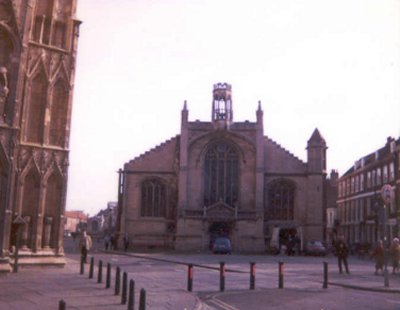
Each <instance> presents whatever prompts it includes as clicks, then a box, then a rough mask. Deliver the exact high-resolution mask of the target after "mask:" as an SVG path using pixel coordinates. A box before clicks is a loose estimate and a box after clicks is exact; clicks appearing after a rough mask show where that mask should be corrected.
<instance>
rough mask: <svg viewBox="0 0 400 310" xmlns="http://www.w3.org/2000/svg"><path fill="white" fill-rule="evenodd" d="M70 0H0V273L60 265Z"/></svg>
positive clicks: (75, 25) (72, 36)
mask: <svg viewBox="0 0 400 310" xmlns="http://www.w3.org/2000/svg"><path fill="white" fill-rule="evenodd" d="M76 7H77V0H29V1H20V0H3V1H0V272H1V271H9V270H10V267H11V266H13V264H14V257H15V254H16V250H15V249H16V248H19V256H20V258H19V263H20V264H24V263H30V264H36V263H37V264H52V265H62V264H64V263H65V260H64V250H63V229H64V210H65V201H66V191H67V180H68V165H69V160H68V157H69V135H70V124H71V111H72V94H73V86H74V76H75V62H76V53H77V42H78V36H79V25H80V21H78V20H76V17H75V14H76Z"/></svg>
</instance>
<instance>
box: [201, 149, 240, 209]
mask: <svg viewBox="0 0 400 310" xmlns="http://www.w3.org/2000/svg"><path fill="white" fill-rule="evenodd" d="M238 191H239V156H238V153H237V151H236V149H235V148H234V147H233V146H231V145H230V144H228V143H226V142H218V143H216V144H214V145H212V146H211V147H210V148H209V149H208V151H207V153H206V155H205V161H204V205H206V206H209V205H212V204H213V203H216V202H218V201H223V202H225V203H226V204H228V205H230V206H232V207H234V206H235V205H236V202H237V200H238Z"/></svg>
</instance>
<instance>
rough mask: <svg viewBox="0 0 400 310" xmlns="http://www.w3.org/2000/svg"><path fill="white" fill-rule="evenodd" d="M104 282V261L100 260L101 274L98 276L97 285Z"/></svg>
mask: <svg viewBox="0 0 400 310" xmlns="http://www.w3.org/2000/svg"><path fill="white" fill-rule="evenodd" d="M101 281H103V261H102V260H99V272H98V274H97V283H101Z"/></svg>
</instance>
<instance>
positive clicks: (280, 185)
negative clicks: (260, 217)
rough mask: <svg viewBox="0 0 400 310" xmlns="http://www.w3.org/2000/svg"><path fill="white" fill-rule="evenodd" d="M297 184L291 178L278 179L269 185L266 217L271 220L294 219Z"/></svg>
mask: <svg viewBox="0 0 400 310" xmlns="http://www.w3.org/2000/svg"><path fill="white" fill-rule="evenodd" d="M294 198H295V184H294V183H293V182H292V181H290V180H285V179H282V180H277V181H274V182H273V183H271V185H269V187H268V206H267V208H266V218H268V219H269V220H293V218H294Z"/></svg>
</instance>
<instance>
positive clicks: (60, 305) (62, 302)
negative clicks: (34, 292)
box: [58, 299, 67, 310]
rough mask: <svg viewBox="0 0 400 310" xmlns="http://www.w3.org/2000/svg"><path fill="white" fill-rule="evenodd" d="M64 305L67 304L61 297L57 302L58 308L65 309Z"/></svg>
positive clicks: (59, 309)
mask: <svg viewBox="0 0 400 310" xmlns="http://www.w3.org/2000/svg"><path fill="white" fill-rule="evenodd" d="M66 306H67V304H66V303H65V301H64V300H62V299H61V300H60V301H59V303H58V310H65V309H66Z"/></svg>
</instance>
